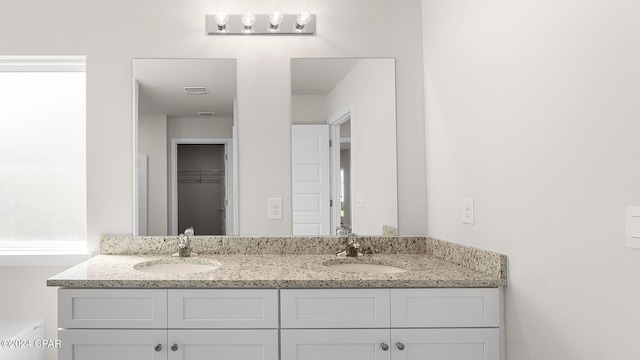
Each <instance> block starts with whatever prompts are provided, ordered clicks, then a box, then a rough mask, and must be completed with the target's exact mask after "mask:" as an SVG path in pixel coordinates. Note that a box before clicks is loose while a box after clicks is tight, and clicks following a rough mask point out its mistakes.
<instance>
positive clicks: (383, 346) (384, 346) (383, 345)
mask: <svg viewBox="0 0 640 360" xmlns="http://www.w3.org/2000/svg"><path fill="white" fill-rule="evenodd" d="M380 347H381V348H382V351H387V350H389V345H387V344H385V343H382V344H380Z"/></svg>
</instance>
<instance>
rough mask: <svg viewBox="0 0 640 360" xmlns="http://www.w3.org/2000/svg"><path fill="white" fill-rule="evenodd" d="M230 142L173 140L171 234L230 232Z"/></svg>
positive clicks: (228, 140) (222, 140) (217, 233)
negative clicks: (192, 230)
mask: <svg viewBox="0 0 640 360" xmlns="http://www.w3.org/2000/svg"><path fill="white" fill-rule="evenodd" d="M230 151H231V144H230V139H218V140H216V139H172V156H171V159H172V160H171V162H172V164H171V165H172V166H171V167H172V180H171V184H172V186H171V187H172V196H171V199H172V200H171V214H172V216H171V217H172V220H171V233H172V234H173V235H177V234H178V233H180V232H182V231H184V229H186V228H189V227H193V228H194V230H195V233H196V235H226V234H227V231H228V230H227V229H229V222H230V220H231V219H230V218H229V216H228V214H229V211H230V210H231V209H229V203H230V201H229V197H230V196H231V194H230V192H229V188H230V187H229V186H228V184H229V183H230V181H231V179H230V175H231V172H230V155H231V153H230Z"/></svg>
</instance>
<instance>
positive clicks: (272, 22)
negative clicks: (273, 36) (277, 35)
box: [269, 11, 284, 31]
mask: <svg viewBox="0 0 640 360" xmlns="http://www.w3.org/2000/svg"><path fill="white" fill-rule="evenodd" d="M282 19H284V16H283V15H282V13H281V12H280V11H274V12H273V13H272V14H271V15H269V29H270V30H272V31H277V30H278V25H280V23H281V22H282Z"/></svg>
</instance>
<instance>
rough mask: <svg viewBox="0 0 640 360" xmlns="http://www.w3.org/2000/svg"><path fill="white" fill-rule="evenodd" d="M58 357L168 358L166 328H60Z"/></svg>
mask: <svg viewBox="0 0 640 360" xmlns="http://www.w3.org/2000/svg"><path fill="white" fill-rule="evenodd" d="M58 338H59V339H60V341H61V343H62V347H61V348H60V349H59V351H58V360H114V359H118V360H166V359H167V350H168V349H167V346H166V344H167V331H166V330H86V329H84V330H59V331H58Z"/></svg>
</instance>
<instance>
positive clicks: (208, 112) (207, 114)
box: [198, 111, 216, 116]
mask: <svg viewBox="0 0 640 360" xmlns="http://www.w3.org/2000/svg"><path fill="white" fill-rule="evenodd" d="M215 114H216V113H215V112H213V111H198V115H200V116H213V115H215Z"/></svg>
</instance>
